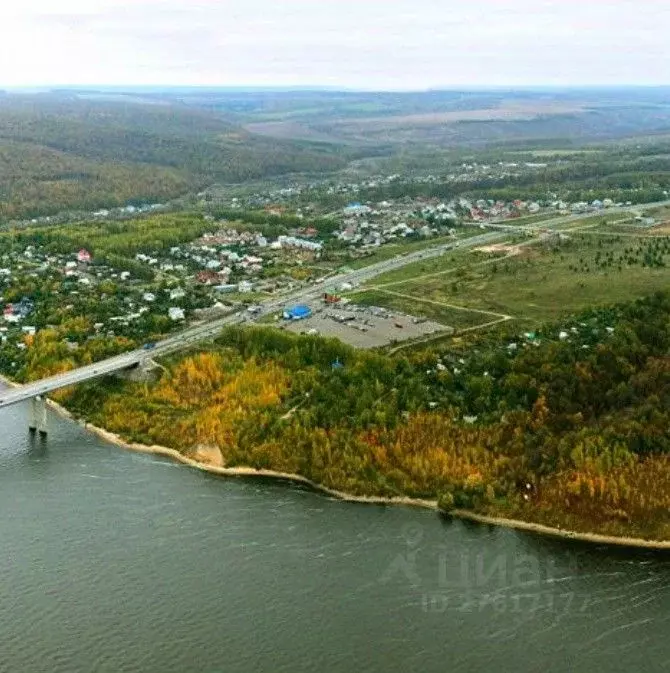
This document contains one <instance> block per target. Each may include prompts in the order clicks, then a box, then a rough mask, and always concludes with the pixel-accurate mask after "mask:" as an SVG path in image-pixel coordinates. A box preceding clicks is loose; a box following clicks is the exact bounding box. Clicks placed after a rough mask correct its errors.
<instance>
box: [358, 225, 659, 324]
mask: <svg viewBox="0 0 670 673" xmlns="http://www.w3.org/2000/svg"><path fill="white" fill-rule="evenodd" d="M470 254H474V255H477V256H478V259H477V258H475V259H477V262H478V263H472V262H467V263H466V261H465V259H464V257H465V255H464V254H463V253H457V255H456V256H453V257H451V258H449V257H446V258H443V259H440V260H436V263H437V264H439V265H441V266H442V270H443V271H448V272H447V273H437V274H435V272H433V273H434V275H429V274H426V273H421V269H420V268H417V265H414V269H410V267H407V268H406V269H404V270H402V272H394V273H395V274H396V275H395V276H394V277H395V278H396V280H400V282H396V283H394V284H393V285H391V286H389V285H385V284H384V281H385V280H386V281H387V282H388V279H385V278H383V277H380V278H378V279H375V281H374V282H373V283H372V284H371V285H373V287H374V288H379V289H375V290H374V292H375V294H373V295H372V298H370V302H372V303H374V302H376V303H378V304H379V305H383V306H389V307H397V308H399V309H400V308H401V306H400V305H398V302H399V301H400V298H398V297H397V296H394V295H390V294H386V293H383V292H382V291H383V290H385V291H386V292H387V293H388V292H389V291H392V292H395V293H399V294H402V295H404V296H405V298H403V299H402V308H403V310H404V309H406V308H408V307H409V306H411V307H412V310H411V311H409V312H410V313H414V314H422V315H425V316H427V317H431V318H434V319H436V320H441V321H445V320H446V322H447V324H453V326H454V327H456V328H459V327H461V326H464V324H463V323H462V322H460V323H459V322H458V321H456V322H454V323H449V319H450V318H451V316H452V314H451V313H450V312H448V313H447V314H446V315H445V314H443V317H441V318H438V317H437V315H436V313H437V312H441V311H442V308H441V307H440V306H439V304H452V305H457V306H463V307H468V308H471V309H479V310H484V311H491V312H495V313H498V314H503V315H508V316H511V317H513V318H514V319H516V320H518V321H520V323H522V324H523V325H536V324H539V323H542V322H545V321H548V320H555V319H558V318H560V317H561V316H564V315H568V314H572V313H575V312H578V311H581V310H583V309H586V308H588V307H590V306H596V305H603V304H609V303H615V302H619V301H625V300H629V299H633V298H636V297H640V296H644V295H648V294H651V293H653V292H654V291H656V290H661V289H667V288H668V287H670V239H662V240H661V239H659V240H656V241H650V240H644V239H642V240H638V239H635V238H630V237H624V236H590V235H587V234H583V235H580V234H578V233H575V234H572V235H571V238H570V240H568V241H564V242H563V243H562V244H560V245H556V246H554V247H551V246H549V245H545V244H542V243H540V242H534V243H533V244H532V245H526V246H523V247H521V248H519V250H518V253H517V254H515V255H514V256H508V257H506V258H504V259H499V260H493V259H489V260H485V259H484V260H482V258H481V253H470ZM450 264H451V265H452V266H451V267H450V266H449V265H450ZM665 264H667V266H664V265H665ZM423 266H424V267H425V265H423ZM411 271H414V273H415V277H414V278H413V279H412V278H410V277H409V275H408V274H409V273H410V272H411ZM400 273H404V274H406V275H405V276H404V278H402V277H401V278H398V274H400ZM387 276H390V274H387ZM407 297H409V299H408V298H407ZM373 299H374V302H373ZM357 301H359V299H357ZM428 302H436V303H435V304H432V303H428ZM444 310H447V311H448V309H444ZM481 317H483V318H486V316H481ZM493 318H494V316H491V319H493ZM465 320H466V322H467V318H466V319H465ZM481 322H488V321H487V320H486V319H484V320H483V321H481Z"/></svg>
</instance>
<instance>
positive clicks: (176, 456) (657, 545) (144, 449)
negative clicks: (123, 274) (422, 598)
mask: <svg viewBox="0 0 670 673" xmlns="http://www.w3.org/2000/svg"><path fill="white" fill-rule="evenodd" d="M85 427H86V429H87V430H88V431H90V432H92V433H93V434H95V435H97V436H98V437H100V438H101V439H104V440H105V441H107V442H110V443H112V444H115V445H116V446H120V447H122V448H124V449H127V450H129V451H139V452H141V453H149V454H153V455H156V456H163V457H165V458H171V459H173V460H176V461H178V462H180V463H182V464H184V465H188V466H189V467H192V468H194V469H197V470H201V471H202V472H209V473H211V474H217V475H220V476H224V477H261V478H266V479H277V480H283V481H290V482H293V483H297V484H301V485H303V486H308V487H309V488H312V489H314V490H315V491H318V492H320V493H323V494H325V495H329V496H332V497H334V498H337V499H338V500H343V501H345V502H357V503H364V504H372V505H404V506H406V507H420V508H422V509H429V510H433V511H435V512H439V511H440V509H439V507H438V505H437V500H428V499H422V498H410V497H382V496H363V495H352V494H350V493H345V492H343V491H338V490H335V489H332V488H328V487H327V486H323V485H322V484H318V483H316V482H314V481H312V480H310V479H307V478H306V477H303V476H301V475H299V474H291V473H288V472H277V471H275V470H263V469H256V468H253V467H218V466H216V465H208V464H206V463H201V462H198V461H196V460H193V459H192V458H189V457H188V456H184V455H183V454H182V453H180V452H179V451H177V450H176V449H170V448H168V447H166V446H157V445H155V446H148V445H146V444H134V443H129V442H126V441H125V440H124V439H123V438H122V437H120V436H119V435H117V434H115V433H113V432H109V431H108V430H104V429H102V428H99V427H97V426H95V425H92V424H86V426H85ZM449 516H452V517H454V518H458V519H464V520H468V521H474V522H476V523H481V524H487V525H493V526H503V527H505V528H514V529H515V530H523V531H527V532H531V533H536V534H541V535H550V536H553V537H558V538H563V539H566V540H578V541H582V542H590V543H594V544H605V545H617V546H620V547H635V548H641V549H659V550H660V549H667V550H670V540H668V541H664V540H645V539H642V538H633V537H616V536H613V535H600V534H598V533H578V532H576V531H569V530H563V529H561V528H552V527H550V526H545V525H542V524H539V523H532V522H529V521H521V520H518V519H506V518H504V517H494V516H486V515H483V514H477V513H475V512H470V511H467V510H452V511H451V512H449Z"/></svg>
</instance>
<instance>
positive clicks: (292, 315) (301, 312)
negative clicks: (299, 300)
mask: <svg viewBox="0 0 670 673" xmlns="http://www.w3.org/2000/svg"><path fill="white" fill-rule="evenodd" d="M311 315H312V309H311V308H310V307H309V306H306V305H305V304H298V305H296V306H292V307H291V308H287V309H286V310H285V311H284V319H285V320H305V319H306V318H309V317H310V316H311Z"/></svg>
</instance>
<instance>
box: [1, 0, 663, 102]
mask: <svg viewBox="0 0 670 673" xmlns="http://www.w3.org/2000/svg"><path fill="white" fill-rule="evenodd" d="M659 83H670V2H669V1H668V0H0V86H38V85H71V84H81V85H96V84H107V85H109V84H117V85H123V84H127V85H143V84H154V85H170V84H172V85H177V84H181V85H205V86H293V85H300V86H306V85H327V86H340V87H348V88H367V89H423V88H436V87H451V86H458V87H468V86H486V85H533V84H546V85H584V84H659Z"/></svg>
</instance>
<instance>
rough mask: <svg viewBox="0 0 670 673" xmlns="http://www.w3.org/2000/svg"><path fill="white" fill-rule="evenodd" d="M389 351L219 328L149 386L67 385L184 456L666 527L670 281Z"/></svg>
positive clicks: (91, 410)
mask: <svg viewBox="0 0 670 673" xmlns="http://www.w3.org/2000/svg"><path fill="white" fill-rule="evenodd" d="M561 328H565V329H567V330H568V333H569V334H570V338H567V339H565V338H560V339H559V338H558V337H557V336H556V335H557V329H558V326H557V325H554V324H548V325H545V326H544V327H543V328H541V329H539V330H537V332H536V333H534V334H533V335H532V338H531V336H529V335H525V336H524V335H519V334H516V333H514V330H513V328H512V327H511V326H506V327H504V328H503V329H500V330H498V331H497V332H495V333H494V332H492V333H488V334H485V335H478V336H475V335H470V336H469V337H468V338H467V339H466V338H463V339H461V340H459V341H458V342H452V343H447V344H445V343H443V344H442V345H439V344H436V345H434V346H432V347H423V348H421V349H419V350H415V351H410V352H408V353H407V354H406V355H403V356H396V357H389V356H388V355H386V354H384V353H382V352H365V351H355V350H353V349H351V348H349V347H347V346H345V345H343V344H342V343H341V342H339V341H337V340H328V339H324V338H321V337H318V336H297V335H290V334H287V333H284V332H280V331H278V330H274V329H271V328H263V327H257V328H253V329H246V330H241V329H239V328H229V329H228V330H227V331H225V332H224V333H223V334H222V335H221V336H220V337H219V338H218V339H216V341H215V342H214V343H213V344H211V346H210V347H209V348H207V349H205V350H200V351H199V352H193V353H188V354H185V355H181V356H179V357H174V358H172V359H170V360H169V361H167V362H165V363H164V364H165V365H166V371H163V372H162V373H161V374H160V375H159V376H158V378H157V379H156V380H155V381H153V382H152V383H144V384H139V383H130V382H127V381H119V380H116V379H109V380H106V381H105V382H104V383H103V384H100V383H98V384H95V385H83V386H80V387H78V388H76V389H75V390H70V391H63V392H62V393H60V397H59V399H60V400H61V401H62V402H64V403H65V404H66V406H67V407H68V408H69V409H71V410H72V411H73V412H74V413H75V414H76V415H77V416H80V417H82V418H86V419H87V420H89V421H91V422H93V423H95V424H96V425H99V426H102V427H105V428H107V429H109V430H111V431H113V432H116V433H118V434H120V435H122V436H123V437H125V438H127V439H129V440H132V441H136V442H142V443H147V444H161V445H165V446H169V447H172V448H175V449H177V450H179V451H181V452H183V453H184V454H186V455H191V456H192V455H196V454H197V451H198V448H199V447H202V446H206V447H210V448H211V447H215V448H216V449H218V451H219V452H220V454H221V463H222V464H225V465H227V466H251V467H256V468H269V469H274V470H279V471H284V472H291V473H296V474H301V475H303V476H306V477H308V478H310V479H312V480H314V481H315V482H318V483H321V484H323V485H325V486H328V487H332V488H336V489H340V490H344V491H347V492H350V493H355V494H367V495H371V494H375V495H385V496H394V495H411V496H416V497H425V498H439V502H440V505H441V507H442V509H443V510H445V511H450V510H452V509H454V508H465V509H469V510H474V511H477V512H481V513H488V514H495V515H505V516H511V517H517V518H521V519H524V520H527V521H533V522H539V523H544V524H548V525H552V526H562V527H564V528H567V529H570V530H577V531H586V532H600V533H606V534H615V535H632V536H641V537H646V538H651V539H670V514H669V513H670V470H669V469H668V468H670V439H669V438H668V436H667V428H668V424H669V423H670V329H669V328H670V295H669V294H668V293H657V294H655V295H653V296H651V297H648V298H646V299H642V300H638V301H635V302H630V303H626V304H620V305H615V306H609V307H605V308H599V309H592V310H589V311H586V312H584V313H582V314H580V315H577V316H574V318H572V319H571V320H570V321H568V322H567V323H566V321H562V323H561Z"/></svg>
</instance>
